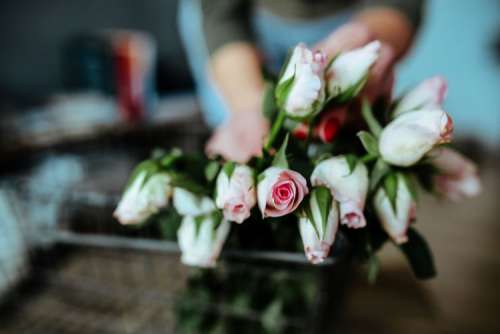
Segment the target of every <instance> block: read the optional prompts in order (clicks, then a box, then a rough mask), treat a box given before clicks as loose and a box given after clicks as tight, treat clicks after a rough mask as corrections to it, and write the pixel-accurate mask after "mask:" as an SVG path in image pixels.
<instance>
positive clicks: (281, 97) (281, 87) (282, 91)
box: [275, 74, 295, 108]
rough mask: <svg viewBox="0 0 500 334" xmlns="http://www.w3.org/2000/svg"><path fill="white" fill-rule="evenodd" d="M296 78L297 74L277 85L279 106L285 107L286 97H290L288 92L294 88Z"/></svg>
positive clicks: (277, 103) (276, 91)
mask: <svg viewBox="0 0 500 334" xmlns="http://www.w3.org/2000/svg"><path fill="white" fill-rule="evenodd" d="M294 80H295V74H294V75H292V76H291V77H290V78H288V79H287V80H285V81H283V82H282V83H280V84H278V86H277V87H276V90H275V97H276V105H277V106H278V107H279V108H283V105H284V104H285V102H286V99H287V98H288V94H289V93H290V90H291V89H292V86H293V81H294Z"/></svg>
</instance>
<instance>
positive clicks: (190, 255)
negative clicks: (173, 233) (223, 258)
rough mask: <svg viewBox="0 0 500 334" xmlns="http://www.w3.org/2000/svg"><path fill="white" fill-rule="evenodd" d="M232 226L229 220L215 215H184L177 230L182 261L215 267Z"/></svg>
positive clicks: (188, 263)
mask: <svg viewBox="0 0 500 334" xmlns="http://www.w3.org/2000/svg"><path fill="white" fill-rule="evenodd" d="M230 228H231V224H230V223H229V222H227V221H225V220H222V221H221V220H220V219H217V218H216V217H214V216H213V215H206V216H200V217H196V218H195V217H193V216H184V218H183V219H182V223H181V226H180V227H179V229H178V230H177V240H178V242H179V248H180V249H181V252H182V256H181V261H182V263H184V264H186V265H189V266H196V267H202V268H211V267H214V266H215V264H216V261H217V258H218V257H219V254H220V252H221V250H222V246H223V245H224V242H225V241H226V238H227V236H228V234H229V230H230Z"/></svg>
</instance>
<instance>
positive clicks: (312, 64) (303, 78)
mask: <svg viewBox="0 0 500 334" xmlns="http://www.w3.org/2000/svg"><path fill="white" fill-rule="evenodd" d="M325 60H326V58H325V55H324V54H323V53H321V52H320V51H316V52H313V51H311V50H309V49H308V48H306V47H305V46H304V45H303V44H299V45H297V46H296V47H295V49H294V50H293V53H292V56H291V57H290V60H289V61H288V64H287V67H286V69H285V71H284V72H283V75H282V77H281V78H280V80H279V82H278V87H277V91H279V90H280V86H281V87H283V85H284V84H285V83H286V82H287V81H288V80H290V79H292V78H293V81H292V83H291V86H289V90H288V91H287V92H285V93H283V94H286V95H284V96H285V97H286V98H285V99H284V101H283V105H282V106H280V107H282V108H283V110H285V112H286V113H287V115H288V116H290V117H295V118H304V117H307V116H309V115H311V114H314V113H316V112H317V111H319V108H320V107H321V106H322V103H323V101H324V99H325V91H324V86H325V85H324V79H323V70H324V66H325ZM279 100H280V97H278V101H279Z"/></svg>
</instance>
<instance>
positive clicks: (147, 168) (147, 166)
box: [125, 160, 160, 189]
mask: <svg viewBox="0 0 500 334" xmlns="http://www.w3.org/2000/svg"><path fill="white" fill-rule="evenodd" d="M159 170H160V168H159V166H158V164H157V163H156V162H155V161H153V160H145V161H143V162H141V163H140V164H138V165H137V166H136V167H135V168H134V170H133V171H132V174H131V175H130V178H129V180H128V182H127V185H126V186H125V189H128V188H129V187H130V186H131V185H132V183H134V181H135V179H136V178H137V177H138V176H139V175H140V174H142V173H146V177H145V178H144V180H143V182H142V185H141V187H142V186H143V185H144V184H146V182H147V181H148V180H149V178H150V177H151V176H153V175H154V174H155V173H157V172H158V171H159Z"/></svg>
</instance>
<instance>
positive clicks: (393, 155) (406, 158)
mask: <svg viewBox="0 0 500 334" xmlns="http://www.w3.org/2000/svg"><path fill="white" fill-rule="evenodd" d="M452 133H453V122H452V120H451V117H450V116H449V115H448V114H447V113H446V112H444V111H443V110H440V109H429V110H416V111H408V112H405V113H403V114H402V115H400V116H398V117H396V118H395V119H394V120H393V121H392V122H390V123H389V124H388V125H387V126H386V127H385V128H384V130H383V131H382V133H381V135H380V141H379V151H380V154H381V156H382V158H383V159H384V160H385V161H386V162H388V163H390V164H392V165H395V166H402V167H408V166H411V165H413V164H415V163H417V162H418V161H419V160H420V159H421V158H422V157H423V156H424V155H425V154H427V153H428V152H429V151H430V150H431V149H432V148H433V147H434V146H436V145H438V144H443V143H448V142H450V140H451V135H452Z"/></svg>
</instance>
